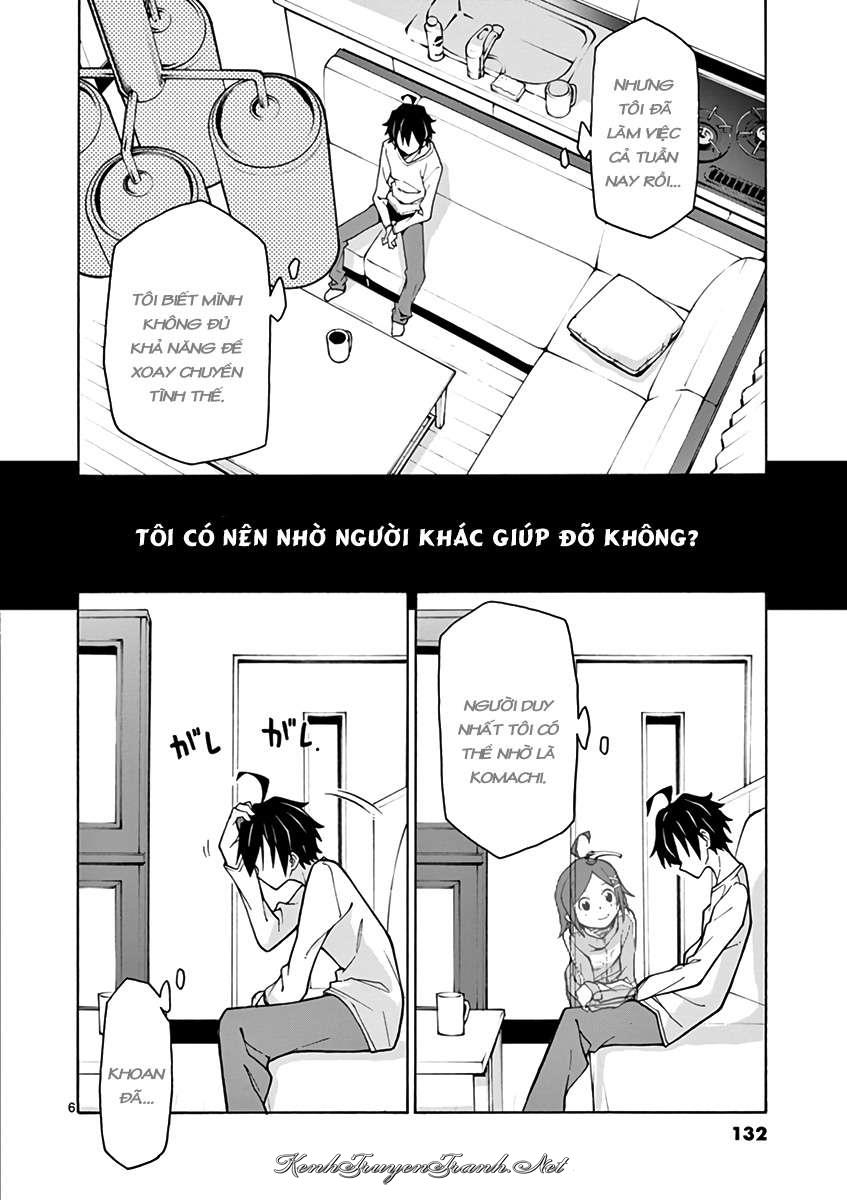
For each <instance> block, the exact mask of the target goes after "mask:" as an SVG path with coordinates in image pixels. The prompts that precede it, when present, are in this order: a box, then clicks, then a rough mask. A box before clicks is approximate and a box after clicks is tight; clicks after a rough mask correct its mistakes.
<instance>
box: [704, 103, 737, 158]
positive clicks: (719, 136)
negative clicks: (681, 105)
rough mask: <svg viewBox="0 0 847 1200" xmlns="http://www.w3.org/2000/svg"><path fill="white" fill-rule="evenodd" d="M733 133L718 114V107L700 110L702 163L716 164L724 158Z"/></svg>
mask: <svg viewBox="0 0 847 1200" xmlns="http://www.w3.org/2000/svg"><path fill="white" fill-rule="evenodd" d="M731 140H732V132H731V130H730V127H729V125H728V124H727V122H726V121H725V120H724V119H723V117H722V116H721V114H720V113H719V112H718V107H717V105H714V107H713V108H701V109H700V138H699V142H700V162H704V163H710V162H715V160H716V159H718V158H723V156H724V155H725V154H726V152H727V150H728V149H729V145H730V142H731Z"/></svg>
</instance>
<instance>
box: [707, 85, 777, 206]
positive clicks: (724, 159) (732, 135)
mask: <svg viewBox="0 0 847 1200" xmlns="http://www.w3.org/2000/svg"><path fill="white" fill-rule="evenodd" d="M765 151H766V142H765V102H764V98H763V97H761V96H756V95H754V94H753V93H751V92H747V91H741V90H739V89H737V88H734V87H732V86H731V85H729V84H726V83H723V82H721V81H720V80H718V79H715V78H713V77H712V76H710V75H706V74H702V73H701V75H700V169H699V172H698V179H699V181H700V185H701V187H704V188H708V189H710V190H711V191H713V192H717V193H719V195H721V196H725V197H727V198H728V199H731V200H734V201H735V203H736V204H741V205H743V206H744V207H746V208H751V209H754V210H755V211H756V212H760V213H761V212H764V211H765Z"/></svg>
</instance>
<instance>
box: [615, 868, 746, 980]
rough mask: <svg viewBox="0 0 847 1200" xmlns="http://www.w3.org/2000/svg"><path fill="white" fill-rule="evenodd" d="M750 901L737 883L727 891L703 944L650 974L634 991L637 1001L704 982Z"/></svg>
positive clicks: (704, 936)
mask: <svg viewBox="0 0 847 1200" xmlns="http://www.w3.org/2000/svg"><path fill="white" fill-rule="evenodd" d="M747 903H748V899H747V890H746V888H744V887H742V886H740V885H738V886H736V887H733V888H732V889H731V890H730V891H729V892H727V894H726V895H725V896H724V898H723V899H722V900H721V901H720V902H719V903H718V904H717V906H716V907H715V911H714V913H713V914H712V919H711V920H710V921H709V923H708V925H707V926H706V928H705V929H704V930H703V937H702V938H701V939H700V945H699V946H697V947H696V948H695V950H694V952H693V954H692V955H691V957H690V958H689V959H688V961H687V962H684V963H680V964H679V966H677V967H671V969H670V970H669V971H660V972H659V973H658V974H657V975H648V976H647V978H646V979H645V980H644V981H643V982H642V983H641V985H640V987H639V988H638V991H637V992H636V993H635V998H636V1000H648V999H649V998H650V997H651V996H659V995H661V994H662V993H663V992H682V991H684V990H685V989H686V988H690V987H696V986H697V984H698V983H702V982H703V980H704V979H705V978H706V976H707V975H708V973H709V971H710V970H711V969H712V967H713V966H714V964H715V963H716V962H717V960H718V958H719V957H720V955H721V954H723V952H724V950H725V949H726V948H727V946H728V945H729V943H730V942H731V941H732V939H733V938H734V937H735V935H736V934H737V933H738V931H739V929H740V928H741V926H742V924H743V923H744V917H745V914H746V912H747Z"/></svg>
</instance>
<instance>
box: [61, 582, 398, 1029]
mask: <svg viewBox="0 0 847 1200" xmlns="http://www.w3.org/2000/svg"><path fill="white" fill-rule="evenodd" d="M80 608H82V609H91V608H122V609H123V608H125V609H138V608H143V609H147V611H148V612H149V613H150V617H151V635H152V636H151V647H152V675H151V716H150V971H151V980H152V981H153V982H154V983H155V982H157V981H158V980H161V979H164V978H170V979H171V980H173V977H174V973H175V971H176V969H177V967H182V968H183V969H184V970H185V973H186V985H185V988H184V990H183V991H181V992H178V991H176V990H175V989H172V990H173V1009H172V1013H171V1015H172V1016H174V1017H177V1018H182V1017H215V1016H218V1015H219V1014H220V1012H221V1010H222V1009H223V1008H225V1007H226V1005H227V1004H228V1003H229V993H230V884H229V881H228V880H227V878H226V876H225V874H224V871H223V868H222V866H221V863H220V855H219V853H218V849H217V842H218V838H219V837H220V832H221V829H222V827H223V823H224V821H225V819H226V816H227V814H228V812H229V810H230V805H231V782H232V766H233V759H232V670H233V655H235V654H279V655H300V654H316V655H317V654H323V655H328V654H330V655H331V654H338V655H355V654H405V652H406V602H405V597H404V596H384V595H382V596H381V595H363V594H359V595H298V594H294V595H291V594H278V595H277V594H275V595H238V594H234V595H217V594H203V593H197V594H192V595H169V594H158V595H157V594H146V595H139V594H129V593H122V594H120V595H83V596H81V597H80ZM195 726H199V727H200V729H201V731H204V732H205V731H206V730H209V731H210V732H211V733H212V734H213V736H214V745H216V746H217V745H219V746H220V747H221V751H220V753H219V754H215V755H213V756H211V755H209V754H207V753H206V750H205V747H203V748H198V750H197V751H196V752H195V753H193V754H192V755H190V756H189V757H188V758H182V759H181V760H180V761H177V758H176V754H175V752H174V750H172V749H171V748H170V747H169V743H170V741H171V738H172V736H173V734H174V733H176V734H178V735H179V736H180V737H182V738H184V737H185V731H186V729H190V728H193V727H195ZM207 846H208V857H207V856H206V854H205V853H204V848H206V847H207Z"/></svg>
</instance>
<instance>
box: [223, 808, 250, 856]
mask: <svg viewBox="0 0 847 1200" xmlns="http://www.w3.org/2000/svg"><path fill="white" fill-rule="evenodd" d="M252 816H253V805H252V804H248V803H247V802H246V801H242V802H241V803H240V804H236V805H235V806H234V808H233V809H232V811H231V812H230V814H229V816H228V818H227V822H226V825H224V831H223V833H222V834H221V840H220V841H219V842H218V849H219V850H220V852H221V857H222V858H223V860H224V864H225V865H226V866H228V867H231V868H232V870H233V871H235V870H237V869H238V864H239V862H240V858H239V854H238V830H239V826H240V825H241V822H242V821H249V820H250V819H251V818H252Z"/></svg>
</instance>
